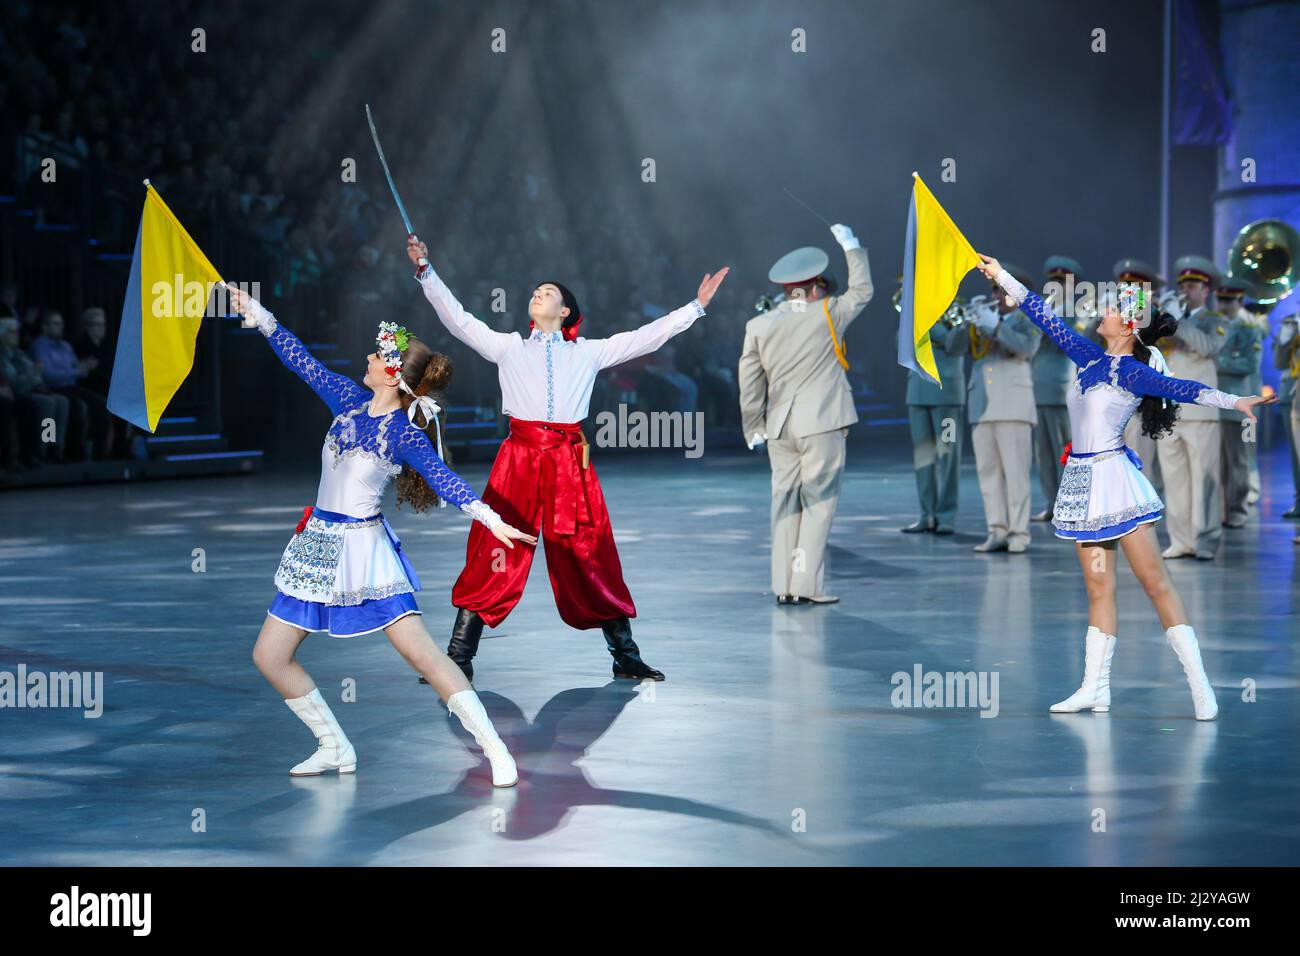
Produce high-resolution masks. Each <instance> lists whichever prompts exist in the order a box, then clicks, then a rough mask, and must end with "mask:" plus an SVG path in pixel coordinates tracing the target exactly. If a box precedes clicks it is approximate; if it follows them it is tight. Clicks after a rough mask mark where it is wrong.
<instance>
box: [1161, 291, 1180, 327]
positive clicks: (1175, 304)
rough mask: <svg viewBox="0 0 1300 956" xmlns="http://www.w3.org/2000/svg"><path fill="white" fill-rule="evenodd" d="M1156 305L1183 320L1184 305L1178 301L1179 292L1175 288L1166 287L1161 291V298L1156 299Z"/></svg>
mask: <svg viewBox="0 0 1300 956" xmlns="http://www.w3.org/2000/svg"><path fill="white" fill-rule="evenodd" d="M1156 305H1158V306H1160V311H1161V312H1168V313H1169V314H1170V315H1172V316H1173V317H1174V318H1175V319H1178V320H1179V321H1182V318H1183V306H1182V303H1181V302H1179V301H1178V293H1177V292H1175V291H1174V290H1173V289H1166V290H1165V291H1164V292H1162V293H1160V298H1159V299H1157V300H1156Z"/></svg>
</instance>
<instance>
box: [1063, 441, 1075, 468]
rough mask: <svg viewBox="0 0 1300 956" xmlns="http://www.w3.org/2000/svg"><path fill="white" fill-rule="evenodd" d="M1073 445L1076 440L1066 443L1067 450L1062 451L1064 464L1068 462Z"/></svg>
mask: <svg viewBox="0 0 1300 956" xmlns="http://www.w3.org/2000/svg"><path fill="white" fill-rule="evenodd" d="M1073 447H1074V442H1072V441H1068V442H1066V443H1065V451H1063V452H1061V464H1062V465H1064V464H1065V463H1066V460H1067V459H1068V458H1069V457H1070V449H1071V448H1073Z"/></svg>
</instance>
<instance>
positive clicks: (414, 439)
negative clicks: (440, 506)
mask: <svg viewBox="0 0 1300 956" xmlns="http://www.w3.org/2000/svg"><path fill="white" fill-rule="evenodd" d="M393 460H394V461H395V462H397V463H398V464H399V465H406V466H407V467H409V468H414V469H415V470H416V471H418V472H419V473H420V476H421V477H422V478H423V479H424V480H425V481H426V482H428V483H429V487H430V488H432V489H433V490H434V491H435V492H437V495H438V497H439V498H441V499H442V500H443V501H448V502H450V503H451V504H453V505H455V506H456V507H457V508H459V509H460V510H461V511H463V512H465V514H467V515H469V516H470V517H471V518H473V519H474V520H475V521H480V522H482V523H483V524H484V525H486V526H487V529H488V530H489V531H491V532H492V534H493V535H494V536H495V537H496V538H497V540H498V541H501V542H503V543H504V544H505V545H506V547H508V548H513V547H514V544H512V543H511V542H512V541H526V542H528V543H529V544H536V543H537V538H535V537H534V536H533V535H531V534H525V533H524V532H522V531H520V530H519V529H518V528H514V527H511V526H510V525H508V524H506V523H505V522H504V521H502V520H501V516H500V515H498V514H497V513H496V512H495V511H493V510H492V509H491V508H489V507H488V506H487V505H486V504H484V503H483V502H482V501H480V500H479V497H478V495H476V494H474V489H473V488H471V487H470V486H469V483H468V482H467V481H465V479H464V478H462V477H461V476H460V475H458V474H456V473H455V472H454V471H452V470H451V469H450V468H448V467H447V463H446V462H445V461H443V460H442V459H441V458H439V457H438V453H437V452H436V451H434V448H433V442H431V441H429V436H428V435H426V434H425V433H424V432H422V431H421V430H420V429H418V428H416V427H415V426H414V425H412V424H411V423H410V422H407V424H406V427H404V428H403V429H402V433H401V435H399V436H398V438H397V444H396V446H395V447H394V449H393Z"/></svg>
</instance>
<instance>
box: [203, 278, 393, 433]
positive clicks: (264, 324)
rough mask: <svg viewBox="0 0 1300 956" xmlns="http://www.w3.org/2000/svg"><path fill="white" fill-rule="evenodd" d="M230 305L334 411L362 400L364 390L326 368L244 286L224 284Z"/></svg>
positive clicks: (365, 394) (364, 397)
mask: <svg viewBox="0 0 1300 956" xmlns="http://www.w3.org/2000/svg"><path fill="white" fill-rule="evenodd" d="M226 291H227V293H228V294H229V296H230V306H231V308H233V309H234V310H235V311H236V312H238V313H239V314H240V315H242V316H244V317H245V318H247V319H249V320H250V321H252V322H254V323H256V325H257V328H258V331H260V332H261V333H262V334H263V335H264V336H266V340H267V341H268V342H270V343H271V348H273V349H274V350H275V354H276V355H278V356H280V361H281V362H283V363H284V364H285V365H286V366H288V367H289V368H291V369H292V370H293V371H294V372H296V373H297V374H298V377H299V378H301V379H302V380H303V381H304V382H306V383H307V384H308V385H310V386H311V388H312V391H314V392H315V393H316V394H317V395H318V396H320V398H321V400H322V401H323V402H324V403H325V404H326V405H328V406H329V407H330V411H332V412H333V413H334V414H335V415H337V414H339V413H340V412H342V411H345V410H346V409H349V408H352V407H353V406H355V405H357V404H358V403H359V402H363V401H365V399H366V397H367V392H366V390H365V389H364V388H362V387H361V386H360V385H358V384H357V383H356V382H354V381H352V379H350V378H348V377H347V376H346V375H342V374H340V373H338V372H332V371H330V370H329V369H327V368H326V367H325V366H324V365H323V364H322V363H321V361H320V359H318V358H316V356H314V355H312V354H311V352H309V351H307V346H305V345H303V344H302V342H301V340H299V338H298V336H296V335H294V334H293V333H292V332H290V331H289V330H288V329H287V328H285V327H284V326H283V325H281V324H280V323H279V322H278V321H277V320H276V318H275V316H274V315H272V314H271V313H270V312H268V311H267V310H266V308H265V307H264V306H263V305H262V303H260V302H258V301H257V300H256V299H254V298H253V297H252V296H250V295H249V294H248V293H247V292H245V291H244V290H243V289H238V288H236V287H234V286H227V287H226Z"/></svg>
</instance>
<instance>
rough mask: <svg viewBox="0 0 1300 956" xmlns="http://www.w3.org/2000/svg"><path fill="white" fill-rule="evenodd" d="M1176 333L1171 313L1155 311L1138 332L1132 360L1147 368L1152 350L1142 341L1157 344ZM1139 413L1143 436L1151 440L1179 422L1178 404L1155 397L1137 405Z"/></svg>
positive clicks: (1164, 433)
mask: <svg viewBox="0 0 1300 956" xmlns="http://www.w3.org/2000/svg"><path fill="white" fill-rule="evenodd" d="M1177 330H1178V320H1177V319H1175V318H1174V317H1173V316H1172V315H1170V314H1169V313H1168V312H1161V311H1159V310H1156V312H1155V314H1153V315H1152V316H1151V322H1150V323H1149V324H1148V325H1147V326H1146V328H1140V329H1136V330H1135V334H1134V336H1133V358H1135V359H1137V361H1139V362H1141V363H1142V364H1143V365H1146V364H1147V361H1148V360H1149V359H1150V358H1151V349H1150V348H1148V347H1147V346H1146V345H1144V344H1143V340H1145V341H1147V342H1158V341H1159V340H1160V339H1162V338H1164V337H1165V336H1168V335H1173V334H1174V332H1176V331H1177ZM1138 336H1141V338H1139V337H1138ZM1138 414H1139V415H1141V416H1142V434H1143V435H1146V436H1147V437H1148V438H1152V439H1158V438H1161V437H1163V436H1165V435H1168V434H1169V433H1170V432H1172V431H1173V430H1174V422H1176V421H1178V403H1177V402H1172V401H1171V402H1167V401H1166V400H1165V399H1163V398H1159V397H1157V396H1154V395H1146V396H1143V398H1142V403H1141V404H1140V405H1138Z"/></svg>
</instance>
